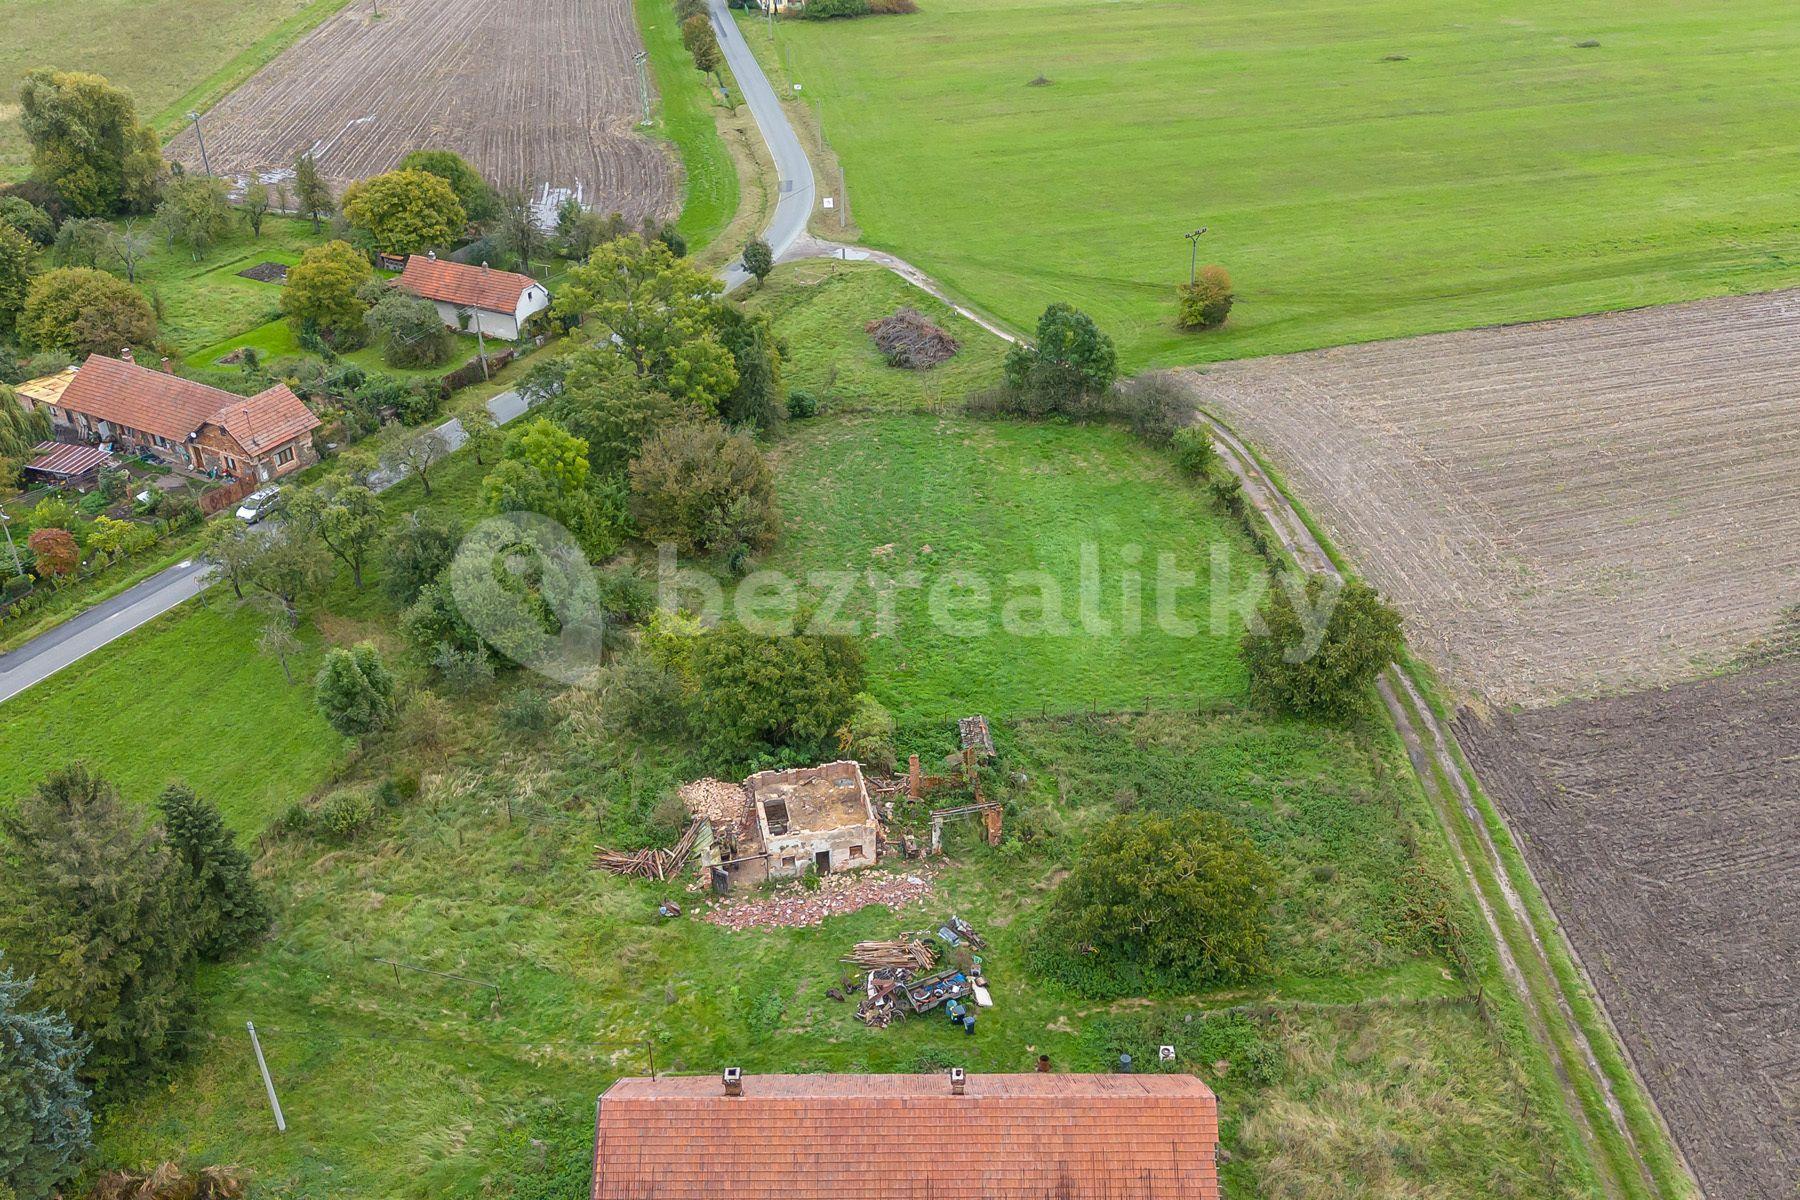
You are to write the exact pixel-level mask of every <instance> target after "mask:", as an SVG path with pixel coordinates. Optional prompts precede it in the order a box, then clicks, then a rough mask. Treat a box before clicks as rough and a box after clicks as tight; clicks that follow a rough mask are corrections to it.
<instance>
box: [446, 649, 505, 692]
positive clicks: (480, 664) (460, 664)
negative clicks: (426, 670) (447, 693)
mask: <svg viewBox="0 0 1800 1200" xmlns="http://www.w3.org/2000/svg"><path fill="white" fill-rule="evenodd" d="M431 665H432V666H433V667H435V668H437V673H438V676H439V678H441V679H442V680H443V681H444V685H445V686H446V687H448V688H449V689H450V690H451V691H453V692H456V693H457V694H459V695H460V694H465V693H468V692H473V691H479V690H481V689H482V688H485V687H487V686H488V685H489V684H490V683H492V682H494V660H493V658H492V657H491V656H489V654H488V650H487V647H486V646H475V647H474V648H472V649H468V650H460V649H458V648H457V647H455V646H452V645H451V644H450V643H449V642H440V643H438V647H437V650H436V651H435V652H434V653H433V654H432V656H431Z"/></svg>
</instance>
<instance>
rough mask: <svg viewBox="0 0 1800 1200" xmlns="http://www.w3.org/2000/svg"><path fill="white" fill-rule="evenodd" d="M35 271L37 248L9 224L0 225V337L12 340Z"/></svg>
mask: <svg viewBox="0 0 1800 1200" xmlns="http://www.w3.org/2000/svg"><path fill="white" fill-rule="evenodd" d="M36 271H37V247H36V246H35V245H33V244H32V241H31V239H30V238H28V237H26V236H25V235H24V234H23V233H20V232H19V231H18V230H17V229H14V228H13V227H12V226H11V225H0V336H5V337H11V336H12V332H13V330H14V329H15V328H17V326H18V324H19V314H20V313H22V312H24V311H25V297H26V295H27V294H28V293H29V292H30V290H31V277H32V275H33V274H35V273H36Z"/></svg>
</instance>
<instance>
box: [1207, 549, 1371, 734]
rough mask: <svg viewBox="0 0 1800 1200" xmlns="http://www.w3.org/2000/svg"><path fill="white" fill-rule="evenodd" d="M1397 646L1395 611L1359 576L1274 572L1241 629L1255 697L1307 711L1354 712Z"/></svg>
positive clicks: (1332, 714) (1318, 714) (1271, 704)
mask: <svg viewBox="0 0 1800 1200" xmlns="http://www.w3.org/2000/svg"><path fill="white" fill-rule="evenodd" d="M1399 653H1400V614H1399V613H1397V612H1395V611H1394V609H1393V608H1392V607H1390V606H1389V605H1387V604H1386V603H1384V602H1383V601H1382V599H1381V595H1380V593H1378V592H1377V591H1376V590H1375V589H1374V588H1372V587H1370V586H1369V585H1368V584H1366V583H1363V582H1362V581H1361V580H1358V579H1352V580H1349V581H1348V582H1346V583H1344V584H1342V585H1341V586H1340V585H1338V584H1337V583H1335V582H1334V581H1331V580H1327V579H1326V578H1325V577H1323V576H1320V575H1313V576H1310V577H1308V578H1307V579H1306V581H1305V583H1304V585H1303V586H1302V585H1299V583H1298V579H1297V577H1296V576H1292V575H1288V576H1284V577H1283V578H1281V579H1278V580H1277V581H1276V582H1275V584H1274V585H1273V586H1271V587H1270V588H1269V590H1268V592H1267V593H1266V594H1265V595H1264V596H1263V599H1262V603H1261V604H1259V605H1258V606H1257V609H1256V620H1255V621H1254V622H1252V624H1251V627H1250V629H1249V630H1247V631H1246V632H1245V634H1244V640H1243V655H1244V665H1245V666H1246V667H1248V668H1249V670H1250V695H1251V697H1252V698H1253V699H1254V700H1256V702H1257V703H1259V704H1263V705H1267V706H1269V707H1271V708H1275V709H1281V710H1285V711H1288V712H1295V713H1302V714H1305V715H1308V716H1315V717H1326V718H1337V717H1343V716H1347V715H1349V714H1350V713H1352V712H1354V711H1355V710H1356V709H1357V707H1358V706H1359V705H1360V704H1361V703H1362V701H1363V699H1364V697H1365V696H1366V695H1367V692H1368V687H1369V685H1370V684H1371V683H1373V682H1374V681H1375V677H1376V676H1377V675H1379V674H1380V673H1381V671H1382V669H1383V668H1385V667H1386V666H1387V665H1388V664H1389V663H1391V662H1393V661H1394V659H1395V657H1396V656H1398V654H1399Z"/></svg>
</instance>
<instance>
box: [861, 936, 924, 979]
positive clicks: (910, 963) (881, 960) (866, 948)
mask: <svg viewBox="0 0 1800 1200" xmlns="http://www.w3.org/2000/svg"><path fill="white" fill-rule="evenodd" d="M839 961H841V962H847V963H850V964H851V965H852V966H858V967H863V968H866V969H869V970H879V969H881V968H883V967H888V968H905V969H907V970H917V971H929V970H930V969H931V968H932V967H933V966H934V965H935V964H936V963H937V950H936V948H935V947H933V946H932V945H930V943H928V942H925V941H923V940H921V939H919V938H916V937H913V938H904V939H902V940H900V941H895V942H858V943H856V947H855V948H854V949H853V950H851V951H850V953H848V954H846V955H844V957H843V958H842V959H840V960H839Z"/></svg>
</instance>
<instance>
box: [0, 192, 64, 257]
mask: <svg viewBox="0 0 1800 1200" xmlns="http://www.w3.org/2000/svg"><path fill="white" fill-rule="evenodd" d="M0 225H10V226H12V227H13V228H14V229H16V230H18V231H19V232H20V233H22V234H24V235H25V236H26V237H28V238H30V239H31V241H32V244H33V245H36V246H48V245H49V244H50V243H51V242H52V241H54V240H55V239H56V222H55V221H54V220H52V219H51V217H50V214H49V213H47V212H45V211H44V210H43V209H41V208H39V207H38V206H37V205H35V204H33V203H32V202H31V201H29V200H27V199H26V198H25V197H23V196H0Z"/></svg>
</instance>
